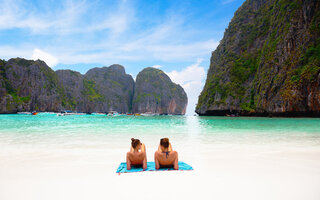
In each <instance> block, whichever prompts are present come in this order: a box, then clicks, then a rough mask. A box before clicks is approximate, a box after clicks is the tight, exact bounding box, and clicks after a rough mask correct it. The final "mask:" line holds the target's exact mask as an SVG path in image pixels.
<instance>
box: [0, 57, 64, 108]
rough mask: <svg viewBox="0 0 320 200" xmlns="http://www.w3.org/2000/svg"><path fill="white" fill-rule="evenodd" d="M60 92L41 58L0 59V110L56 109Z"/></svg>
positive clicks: (60, 88)
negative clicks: (33, 59) (34, 59)
mask: <svg viewBox="0 0 320 200" xmlns="http://www.w3.org/2000/svg"><path fill="white" fill-rule="evenodd" d="M63 99H64V92H63V88H62V85H61V83H60V82H59V81H58V77H57V75H56V74H55V72H54V71H53V70H52V69H51V68H50V67H48V66H47V65H46V63H44V62H43V61H40V60H37V61H32V60H25V59H21V58H15V59H10V60H9V61H7V62H5V61H2V62H1V63H0V113H14V112H17V111H26V110H27V111H33V110H37V111H59V109H60V107H61V102H62V100H63Z"/></svg>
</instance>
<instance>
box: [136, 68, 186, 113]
mask: <svg viewBox="0 0 320 200" xmlns="http://www.w3.org/2000/svg"><path fill="white" fill-rule="evenodd" d="M187 101H188V100H187V95H186V93H185V92H184V90H183V89H182V87H181V86H180V85H177V84H175V83H173V82H172V81H171V80H170V78H169V77H168V76H167V75H166V74H165V73H164V72H163V71H162V70H159V69H156V68H152V67H148V68H145V69H143V70H142V71H141V72H139V74H138V75H137V79H136V84H135V89H134V97H133V112H134V113H145V112H151V113H158V114H185V111H186V106H187Z"/></svg>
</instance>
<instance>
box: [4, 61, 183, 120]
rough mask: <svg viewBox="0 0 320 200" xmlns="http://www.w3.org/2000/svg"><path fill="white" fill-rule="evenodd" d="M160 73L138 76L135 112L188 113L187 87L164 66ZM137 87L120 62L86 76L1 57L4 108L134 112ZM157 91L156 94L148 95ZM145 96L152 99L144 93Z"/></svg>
mask: <svg viewBox="0 0 320 200" xmlns="http://www.w3.org/2000/svg"><path fill="white" fill-rule="evenodd" d="M149 71H150V70H149ZM151 71H154V70H153V69H151ZM155 72H156V73H149V72H148V70H144V71H143V72H141V73H140V75H138V77H139V78H138V80H139V81H138V87H137V91H139V93H138V94H136V96H137V99H136V104H135V105H137V109H136V111H135V112H138V113H139V112H153V113H159V114H184V113H185V109H186V104H187V99H186V94H185V92H184V90H183V89H182V88H181V87H180V86H179V85H176V84H174V83H172V82H171V80H170V79H169V77H168V76H167V75H165V74H164V73H163V72H162V71H160V70H158V71H157V70H156V71H155ZM149 75H150V77H149ZM145 76H147V78H148V80H146V79H145ZM151 80H153V81H151ZM141 81H142V82H141ZM141 84H145V85H141ZM134 89H135V82H134V80H133V78H132V77H131V76H130V75H128V74H126V72H125V69H124V67H123V66H121V65H111V66H110V67H102V68H93V69H91V70H89V71H88V72H87V73H86V74H85V75H82V74H80V73H79V72H75V71H71V70H57V71H56V72H54V71H53V70H52V69H51V68H50V67H48V66H47V65H46V64H45V63H44V62H43V61H40V60H37V61H32V60H25V59H21V58H15V59H10V60H9V61H7V62H6V61H4V60H0V113H16V112H22V111H34V110H36V111H55V112H59V111H61V110H72V111H78V112H87V113H92V112H109V111H118V112H120V113H127V112H132V105H133V97H134ZM153 95H155V96H154V97H155V98H153V99H152V98H149V97H151V96H153ZM145 96H146V97H148V99H149V100H148V101H147V100H145V99H144V98H142V97H145ZM139 100H141V101H139ZM138 102H139V103H138ZM143 103H146V105H145V106H144V105H143ZM153 106H154V107H153ZM144 107H145V108H144Z"/></svg>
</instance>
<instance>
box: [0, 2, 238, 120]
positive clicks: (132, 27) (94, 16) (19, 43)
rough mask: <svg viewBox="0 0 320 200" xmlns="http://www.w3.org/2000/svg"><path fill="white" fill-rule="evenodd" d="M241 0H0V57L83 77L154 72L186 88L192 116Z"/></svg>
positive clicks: (134, 74)
mask: <svg viewBox="0 0 320 200" xmlns="http://www.w3.org/2000/svg"><path fill="white" fill-rule="evenodd" d="M243 2H244V0H211V1H207V0H194V1H187V0H183V1H179V0H159V1H156V0H153V1H152V0H144V1H143V0H141V1H139V0H118V1H108V0H106V1H98V0H91V1H90V0H88V1H81V0H77V1H76V0H74V1H73V0H67V1H54V0H46V1H31V0H29V1H22V0H21V1H20V0H18V1H15V0H4V1H2V0H0V5H1V6H0V55H1V58H2V59H9V58H12V57H24V58H27V59H38V58H40V59H42V60H44V61H46V63H47V64H48V65H49V66H50V67H52V68H53V69H54V70H57V69H72V70H76V71H79V72H81V73H85V72H86V71H87V70H88V69H90V68H92V67H101V66H109V65H111V64H115V63H118V64H121V65H123V66H125V68H126V71H127V73H129V74H131V75H132V76H133V77H135V76H136V75H137V74H138V73H139V71H141V70H142V69H143V68H145V67H150V66H154V67H157V68H160V69H162V70H163V71H165V72H166V73H168V75H169V76H170V78H171V79H172V80H173V81H174V82H176V83H179V84H180V85H182V86H183V87H184V89H185V90H186V92H187V94H188V98H189V105H188V111H187V113H188V114H193V111H194V107H195V103H196V101H197V97H198V95H199V93H200V92H201V89H202V87H203V84H204V82H205V78H206V72H207V69H208V67H209V61H210V55H211V52H212V51H213V50H214V49H215V48H216V46H217V45H218V44H219V41H220V40H221V39H222V37H223V33H224V30H225V29H226V28H227V26H228V23H229V21H230V20H231V18H232V17H233V14H234V12H235V11H236V10H237V8H239V7H240V6H241V4H242V3H243Z"/></svg>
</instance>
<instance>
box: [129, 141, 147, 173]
mask: <svg viewBox="0 0 320 200" xmlns="http://www.w3.org/2000/svg"><path fill="white" fill-rule="evenodd" d="M139 150H140V151H139ZM131 166H142V168H143V170H145V169H147V154H146V147H145V145H144V144H142V143H141V142H140V140H139V139H134V138H131V148H130V152H128V153H127V169H128V170H130V169H131Z"/></svg>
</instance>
